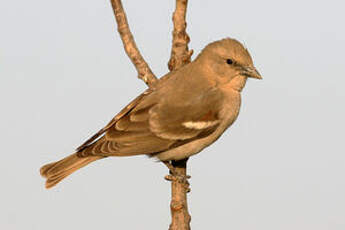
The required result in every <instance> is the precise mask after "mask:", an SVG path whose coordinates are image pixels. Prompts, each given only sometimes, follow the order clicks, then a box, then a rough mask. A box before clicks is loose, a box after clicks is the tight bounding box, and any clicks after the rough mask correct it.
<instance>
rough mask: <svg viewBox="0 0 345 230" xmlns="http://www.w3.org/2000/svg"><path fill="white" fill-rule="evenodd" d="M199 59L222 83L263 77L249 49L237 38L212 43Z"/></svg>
mask: <svg viewBox="0 0 345 230" xmlns="http://www.w3.org/2000/svg"><path fill="white" fill-rule="evenodd" d="M197 60H199V61H201V62H202V64H203V65H204V66H205V67H206V68H205V69H207V71H210V72H211V73H212V75H213V77H215V78H216V80H217V81H218V82H221V83H227V82H230V81H232V80H236V81H240V80H242V81H244V83H245V80H246V79H247V78H256V79H262V77H261V75H260V74H259V72H258V71H257V70H256V68H255V67H254V64H253V60H252V58H251V56H250V54H249V52H248V50H247V49H246V48H245V47H244V46H243V45H242V44H241V43H240V42H238V41H237V40H235V39H231V38H226V39H222V40H219V41H216V42H213V43H210V44H209V45H207V46H206V47H205V49H204V50H203V51H202V52H201V53H200V55H199V56H198V58H197ZM244 83H243V86H244Z"/></svg>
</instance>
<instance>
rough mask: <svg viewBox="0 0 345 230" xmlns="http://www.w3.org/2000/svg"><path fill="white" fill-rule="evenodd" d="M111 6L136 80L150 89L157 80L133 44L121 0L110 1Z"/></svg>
mask: <svg viewBox="0 0 345 230" xmlns="http://www.w3.org/2000/svg"><path fill="white" fill-rule="evenodd" d="M111 5H112V7H113V11H114V14H115V18H116V22H117V30H118V32H119V33H120V37H121V39H122V43H123V46H124V48H125V51H126V53H127V55H128V57H129V58H130V59H131V61H132V63H133V64H134V66H135V68H136V69H137V72H138V78H140V79H142V80H143V81H144V82H145V83H146V84H147V85H148V86H149V87H151V86H152V85H153V84H154V83H155V82H156V81H157V78H156V77H155V75H154V74H153V73H152V71H151V69H150V67H149V66H148V64H147V63H146V61H145V60H144V58H143V57H142V56H141V54H140V52H139V50H138V47H137V46H136V44H135V41H134V38H133V35H132V33H131V31H130V29H129V25H128V21H127V17H126V13H125V11H124V9H123V7H122V3H121V0H111Z"/></svg>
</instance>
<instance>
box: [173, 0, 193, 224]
mask: <svg viewBox="0 0 345 230" xmlns="http://www.w3.org/2000/svg"><path fill="white" fill-rule="evenodd" d="M187 4H188V0H176V9H175V12H174V14H173V23H174V31H173V41H172V48H171V57H170V60H169V63H168V67H169V70H170V71H173V70H176V69H179V68H181V67H182V66H184V65H186V64H188V63H189V62H190V59H191V56H192V54H193V50H188V43H189V36H188V34H187V32H186V27H187V23H186V12H187ZM187 161H188V159H184V160H181V161H172V164H171V165H169V164H166V165H167V166H168V168H169V169H170V175H168V176H167V177H166V179H167V180H170V181H171V203H170V211H171V224H170V227H169V230H190V226H189V225H190V221H191V216H190V215H189V213H188V205H187V192H189V183H188V178H189V176H187Z"/></svg>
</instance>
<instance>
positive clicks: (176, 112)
mask: <svg viewBox="0 0 345 230" xmlns="http://www.w3.org/2000/svg"><path fill="white" fill-rule="evenodd" d="M171 100H172V101H174V103H172V101H171ZM219 102H220V95H219V92H218V91H216V90H213V91H212V90H210V91H207V92H205V93H202V94H201V95H199V96H197V97H195V98H184V100H183V101H179V97H175V99H172V97H161V95H160V94H159V93H155V92H153V93H150V94H147V95H146V97H145V96H144V97H142V98H141V99H139V101H138V102H137V103H136V104H135V105H134V106H133V107H132V108H130V109H129V110H128V111H126V112H125V113H124V114H122V115H121V116H119V115H118V118H116V117H115V118H114V119H113V122H112V123H109V124H110V125H108V126H106V127H105V129H104V131H103V133H105V135H104V136H102V137H101V138H100V139H98V140H97V141H95V142H94V143H91V144H89V145H87V146H86V147H84V148H82V149H81V150H80V151H79V152H78V155H79V156H90V155H102V156H110V155H114V156H130V155H137V154H148V155H155V154H157V153H159V152H163V151H166V150H168V149H171V148H174V147H177V146H179V145H181V144H185V143H188V142H189V141H192V140H195V138H198V136H203V137H204V136H205V135H208V134H209V133H211V132H212V131H213V130H214V129H215V128H216V127H217V125H218V123H219V120H218V111H219ZM99 136H100V135H99ZM96 138H97V137H96ZM96 138H94V139H96Z"/></svg>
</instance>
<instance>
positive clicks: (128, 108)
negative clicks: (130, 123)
mask: <svg viewBox="0 0 345 230" xmlns="http://www.w3.org/2000/svg"><path fill="white" fill-rule="evenodd" d="M150 92H151V89H147V90H146V91H145V92H144V93H142V94H140V95H139V96H138V97H136V98H135V99H134V100H133V101H131V102H130V103H129V104H128V105H127V106H126V107H125V108H123V109H122V110H121V111H120V112H119V113H118V114H117V115H116V116H115V117H114V118H113V119H111V121H110V122H109V123H108V124H107V125H106V126H105V127H104V128H102V129H101V130H99V131H98V132H97V133H95V134H94V135H93V136H92V137H90V138H89V139H87V140H86V141H85V142H84V143H83V144H82V145H80V146H79V147H78V148H77V149H76V150H77V152H80V151H82V150H83V149H85V148H86V147H88V146H90V145H91V144H92V143H93V142H94V141H95V140H97V139H98V138H99V137H101V136H102V135H103V134H104V133H105V132H106V131H107V130H108V129H109V128H111V127H112V126H113V125H114V124H115V123H116V122H117V121H118V120H120V119H121V118H122V117H123V116H125V115H126V114H128V113H129V112H130V111H131V110H132V109H133V108H134V107H135V106H137V105H138V103H139V102H140V101H141V100H142V99H143V98H144V97H145V96H146V95H148V94H150Z"/></svg>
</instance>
